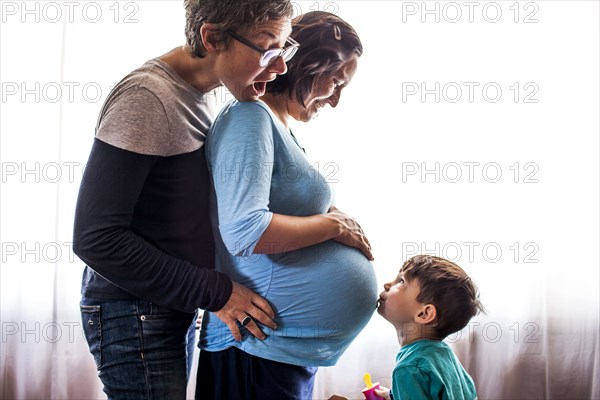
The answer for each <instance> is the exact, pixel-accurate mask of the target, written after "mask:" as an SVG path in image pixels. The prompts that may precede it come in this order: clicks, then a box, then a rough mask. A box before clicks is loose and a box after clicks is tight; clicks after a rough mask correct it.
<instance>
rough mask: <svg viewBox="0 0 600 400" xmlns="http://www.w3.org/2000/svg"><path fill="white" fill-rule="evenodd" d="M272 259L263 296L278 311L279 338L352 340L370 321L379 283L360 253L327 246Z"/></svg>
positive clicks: (325, 244)
mask: <svg viewBox="0 0 600 400" xmlns="http://www.w3.org/2000/svg"><path fill="white" fill-rule="evenodd" d="M270 257H271V259H272V261H273V264H272V268H273V270H272V275H271V281H270V282H269V284H268V287H267V288H266V290H265V291H264V292H263V293H261V294H263V295H264V296H265V297H266V298H267V299H268V300H269V301H270V302H271V304H272V305H273V306H274V308H275V312H276V315H277V323H278V326H279V329H277V331H276V332H277V333H276V334H279V335H282V336H286V335H288V334H289V336H294V337H302V336H304V334H303V332H306V333H307V334H310V335H313V337H314V335H317V336H318V337H322V338H325V337H330V338H331V337H336V336H338V337H340V338H346V339H348V337H349V336H351V337H354V336H356V334H358V332H360V330H361V329H362V328H363V327H364V325H366V323H367V322H368V321H369V319H370V317H371V315H372V314H373V312H374V310H375V305H376V301H377V282H376V278H375V272H374V270H373V266H372V264H371V262H370V261H369V260H367V258H366V257H365V256H364V254H363V253H362V252H361V251H359V250H357V249H355V248H351V247H348V246H345V245H343V244H340V243H338V242H335V241H327V242H324V243H321V244H319V245H315V246H310V247H307V248H305V249H301V250H298V251H293V252H289V253H285V254H279V255H272V256H270ZM261 289H264V287H263V288H261ZM261 292H262V290H261Z"/></svg>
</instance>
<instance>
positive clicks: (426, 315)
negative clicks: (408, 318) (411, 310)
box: [415, 304, 437, 325]
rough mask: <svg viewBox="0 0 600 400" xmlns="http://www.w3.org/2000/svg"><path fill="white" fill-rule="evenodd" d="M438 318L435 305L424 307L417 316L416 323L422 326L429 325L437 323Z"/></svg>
mask: <svg viewBox="0 0 600 400" xmlns="http://www.w3.org/2000/svg"><path fill="white" fill-rule="evenodd" d="M436 317H437V309H436V308H435V306H434V305H433V304H425V305H423V306H422V307H421V308H420V309H419V310H418V311H417V314H416V315H415V322H416V323H418V324H422V325H427V324H430V323H432V322H433V321H435V319H436Z"/></svg>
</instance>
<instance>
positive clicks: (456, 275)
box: [400, 255, 483, 340]
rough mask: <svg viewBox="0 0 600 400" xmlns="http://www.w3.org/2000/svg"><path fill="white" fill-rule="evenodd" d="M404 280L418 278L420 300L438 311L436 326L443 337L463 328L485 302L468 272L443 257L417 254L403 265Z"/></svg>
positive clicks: (481, 308)
mask: <svg viewBox="0 0 600 400" xmlns="http://www.w3.org/2000/svg"><path fill="white" fill-rule="evenodd" d="M400 272H401V273H402V275H403V277H404V279H405V280H408V281H412V280H413V279H417V281H418V284H419V289H420V291H419V295H418V296H417V301H418V302H419V303H423V304H433V305H434V306H435V308H436V311H437V318H436V321H435V325H434V329H435V331H436V333H437V334H438V335H439V339H440V340H442V339H444V338H445V337H447V336H448V335H451V334H452V333H454V332H458V331H460V330H461V329H463V328H464V327H465V326H467V324H468V323H469V321H470V320H471V318H472V317H474V316H475V315H477V314H478V313H479V312H480V311H481V312H483V306H482V304H481V302H480V301H479V291H478V289H477V286H476V285H475V283H474V282H473V281H472V280H471V278H469V276H468V275H467V274H466V272H465V271H464V270H463V269H462V268H461V267H459V266H458V265H456V264H454V263H453V262H451V261H448V260H446V259H444V258H441V257H436V256H429V255H418V256H415V257H412V258H411V259H409V260H408V261H406V262H405V263H404V264H403V265H402V268H400Z"/></svg>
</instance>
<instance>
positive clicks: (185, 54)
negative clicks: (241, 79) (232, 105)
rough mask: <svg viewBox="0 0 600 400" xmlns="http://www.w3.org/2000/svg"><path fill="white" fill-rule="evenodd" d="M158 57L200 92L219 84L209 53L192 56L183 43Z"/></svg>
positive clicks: (205, 91) (207, 90) (188, 48)
mask: <svg viewBox="0 0 600 400" xmlns="http://www.w3.org/2000/svg"><path fill="white" fill-rule="evenodd" d="M159 58H160V60H161V61H163V62H165V63H167V64H169V66H170V67H171V68H173V70H175V72H176V73H177V75H179V76H180V77H181V78H182V79H183V80H184V81H186V82H187V83H189V84H190V85H192V86H193V87H195V88H196V89H198V90H199V91H201V92H202V93H207V92H210V91H211V90H213V89H215V88H217V87H219V86H221V82H220V81H219V79H218V77H217V74H216V73H215V70H214V69H215V68H214V62H213V61H212V60H213V59H212V57H211V56H210V55H206V56H205V57H203V58H199V57H193V56H192V53H191V49H190V47H189V46H187V45H184V46H180V47H176V48H174V49H173V50H171V51H169V52H168V53H166V54H164V55H162V56H160V57H159Z"/></svg>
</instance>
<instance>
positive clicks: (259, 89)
mask: <svg viewBox="0 0 600 400" xmlns="http://www.w3.org/2000/svg"><path fill="white" fill-rule="evenodd" d="M252 87H253V88H254V90H255V91H256V94H257V95H259V96H262V95H263V94H265V91H266V90H267V82H254V83H253V84H252Z"/></svg>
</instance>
